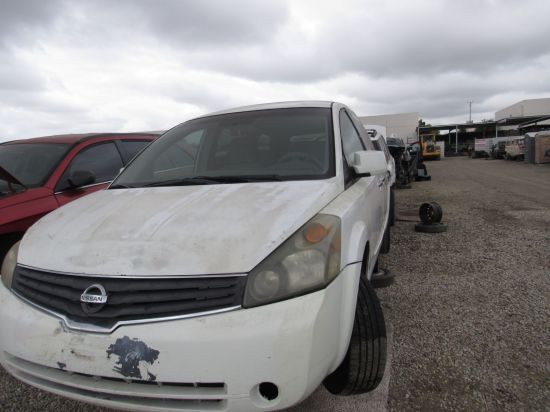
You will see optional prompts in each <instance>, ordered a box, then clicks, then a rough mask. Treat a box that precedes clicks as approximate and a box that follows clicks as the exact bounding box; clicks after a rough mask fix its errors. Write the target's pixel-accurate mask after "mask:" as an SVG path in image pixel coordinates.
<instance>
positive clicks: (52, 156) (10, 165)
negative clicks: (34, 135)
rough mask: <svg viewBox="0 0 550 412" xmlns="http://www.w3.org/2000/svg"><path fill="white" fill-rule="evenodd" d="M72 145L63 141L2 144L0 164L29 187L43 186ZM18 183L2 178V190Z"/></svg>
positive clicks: (0, 186)
mask: <svg viewBox="0 0 550 412" xmlns="http://www.w3.org/2000/svg"><path fill="white" fill-rule="evenodd" d="M69 146H70V145H68V144H61V143H11V144H3V145H0V166H1V167H2V168H4V169H5V170H6V171H7V172H8V173H9V174H11V175H12V176H13V177H15V178H16V179H17V180H19V181H20V182H21V183H23V184H24V185H25V186H26V187H27V188H30V187H39V186H42V185H43V184H44V183H45V182H46V180H47V179H48V177H50V174H51V173H52V172H53V170H54V169H55V167H56V166H57V164H58V163H59V162H60V161H61V159H62V157H63V155H64V154H65V153H66V151H67V150H68V148H69ZM14 187H17V189H21V188H20V187H19V186H18V185H15V184H11V185H10V184H8V182H6V181H5V180H3V179H0V192H4V193H5V192H7V191H13V190H14Z"/></svg>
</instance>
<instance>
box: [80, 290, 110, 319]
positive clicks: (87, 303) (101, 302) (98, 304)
mask: <svg viewBox="0 0 550 412" xmlns="http://www.w3.org/2000/svg"><path fill="white" fill-rule="evenodd" d="M106 303H107V291H106V290H105V288H104V287H103V286H102V285H100V284H97V283H96V284H94V285H91V286H88V287H87V288H86V290H85V291H84V293H82V295H80V306H81V307H82V310H83V311H84V313H86V314H91V313H96V312H99V311H100V310H101V309H102V308H103V306H105V304H106Z"/></svg>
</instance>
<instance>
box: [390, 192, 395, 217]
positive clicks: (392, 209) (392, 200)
mask: <svg viewBox="0 0 550 412" xmlns="http://www.w3.org/2000/svg"><path fill="white" fill-rule="evenodd" d="M389 219H390V226H394V225H395V189H394V188H393V187H391V188H390V218H389Z"/></svg>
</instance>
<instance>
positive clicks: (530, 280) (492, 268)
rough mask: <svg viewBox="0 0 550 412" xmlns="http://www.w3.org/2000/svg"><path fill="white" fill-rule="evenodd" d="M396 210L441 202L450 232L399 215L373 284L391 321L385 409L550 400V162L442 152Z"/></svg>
mask: <svg viewBox="0 0 550 412" xmlns="http://www.w3.org/2000/svg"><path fill="white" fill-rule="evenodd" d="M427 166H428V171H429V173H430V174H431V175H432V180H431V181H429V182H417V183H414V184H413V187H412V189H409V190H399V191H398V192H397V202H398V209H401V210H405V211H407V210H412V209H416V210H417V209H418V206H419V205H420V204H421V203H422V202H424V201H437V202H438V203H439V204H440V205H441V206H442V207H443V215H444V217H443V220H444V222H445V223H446V224H447V225H448V232H447V233H442V234H421V233H416V232H414V231H413V227H414V223H411V222H397V225H396V226H395V227H394V230H393V232H392V235H393V238H392V242H393V243H392V250H391V253H390V254H389V255H387V256H385V257H384V259H383V261H384V265H385V266H386V267H388V268H389V269H391V270H392V271H393V272H394V273H395V274H396V276H397V280H396V282H395V283H394V284H393V285H392V286H390V287H388V288H385V289H379V293H378V294H379V296H380V298H381V299H382V301H383V307H384V309H385V314H386V317H387V318H388V319H389V320H390V321H391V323H392V325H393V362H392V366H391V380H390V390H389V408H390V410H394V411H403V410H464V411H466V410H468V411H472V410H476V411H483V410H488V411H502V410H508V411H518V410H540V411H542V410H548V407H549V405H550V392H549V388H550V385H549V377H550V373H549V372H550V370H549V369H550V362H549V360H550V356H549V355H550V352H549V348H550V336H549V326H550V316H549V306H550V164H547V165H528V164H524V163H522V162H511V161H504V160H483V159H479V160H478V159H469V158H449V159H444V160H441V161H439V162H428V163H427Z"/></svg>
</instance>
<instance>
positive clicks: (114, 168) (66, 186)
mask: <svg viewBox="0 0 550 412" xmlns="http://www.w3.org/2000/svg"><path fill="white" fill-rule="evenodd" d="M122 166H123V162H122V158H121V156H120V152H119V151H118V149H117V147H116V146H115V143H114V142H112V141H110V142H100V143H96V144H94V145H91V146H87V147H84V148H83V149H82V150H81V151H79V152H78V153H77V154H76V155H75V156H74V158H73V159H72V160H71V162H70V163H69V166H67V168H66V169H65V171H64V172H63V175H61V178H60V179H59V181H58V182H57V184H56V186H55V197H56V199H57V202H58V203H59V206H63V205H64V204H66V203H69V202H71V201H73V200H75V199H78V198H79V197H81V196H84V195H86V194H89V193H92V192H96V191H98V190H101V189H104V188H105V187H107V185H108V184H109V183H110V182H111V181H112V180H113V179H114V178H115V176H116V175H117V174H118V172H119V171H120V169H121V168H122ZM78 171H89V172H92V173H93V175H94V177H95V181H94V182H93V183H90V184H87V185H84V186H81V187H72V186H71V184H70V183H69V177H70V176H71V174H72V173H74V172H78Z"/></svg>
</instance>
